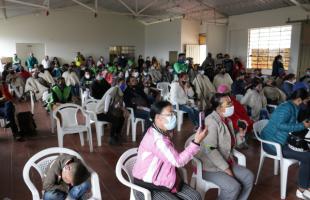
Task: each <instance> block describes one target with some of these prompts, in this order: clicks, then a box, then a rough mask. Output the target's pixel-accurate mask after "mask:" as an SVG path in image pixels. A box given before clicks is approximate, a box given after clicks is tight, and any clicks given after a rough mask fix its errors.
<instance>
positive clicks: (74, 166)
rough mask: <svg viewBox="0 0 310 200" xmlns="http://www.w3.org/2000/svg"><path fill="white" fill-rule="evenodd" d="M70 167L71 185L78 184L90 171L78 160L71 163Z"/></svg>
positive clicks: (83, 180) (84, 179) (86, 177)
mask: <svg viewBox="0 0 310 200" xmlns="http://www.w3.org/2000/svg"><path fill="white" fill-rule="evenodd" d="M70 167H71V175H72V182H73V185H80V184H81V183H83V182H85V181H86V180H87V179H88V178H89V176H90V173H89V171H88V170H87V168H86V167H85V166H84V164H83V163H82V162H81V161H80V160H78V161H75V162H73V163H71V164H70Z"/></svg>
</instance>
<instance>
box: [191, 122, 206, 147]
mask: <svg viewBox="0 0 310 200" xmlns="http://www.w3.org/2000/svg"><path fill="white" fill-rule="evenodd" d="M207 135H208V128H207V126H205V129H203V130H202V129H201V128H199V129H198V130H197V132H196V134H195V139H194V142H195V143H198V144H200V143H201V142H202V141H203V139H205V137H206V136H207Z"/></svg>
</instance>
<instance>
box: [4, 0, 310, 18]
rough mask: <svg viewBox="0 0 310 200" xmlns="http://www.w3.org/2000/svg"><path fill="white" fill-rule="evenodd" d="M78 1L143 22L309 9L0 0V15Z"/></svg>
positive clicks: (274, 1) (206, 0)
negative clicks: (272, 10)
mask: <svg viewBox="0 0 310 200" xmlns="http://www.w3.org/2000/svg"><path fill="white" fill-rule="evenodd" d="M96 1H97V6H96V3H95V2H96ZM26 4H27V5H26ZM78 4H79V9H83V10H84V11H87V10H88V11H89V12H94V13H95V12H97V13H98V15H100V13H111V14H116V15H128V16H132V17H134V18H136V19H137V20H139V21H141V22H142V23H144V24H151V23H156V22H159V21H163V20H171V19H175V18H184V19H191V20H199V21H201V22H214V21H216V22H220V21H221V20H223V19H224V20H225V19H226V18H227V17H228V16H232V15H239V14H244V13H250V12H257V11H263V10H270V9H276V8H283V7H288V6H299V7H300V8H301V9H304V10H306V11H307V12H309V11H310V0H0V19H6V18H12V17H16V16H21V15H25V14H30V13H37V12H46V10H49V12H53V10H60V9H63V8H65V7H69V6H76V5H78ZM96 8H97V9H96ZM309 13H310V12H309Z"/></svg>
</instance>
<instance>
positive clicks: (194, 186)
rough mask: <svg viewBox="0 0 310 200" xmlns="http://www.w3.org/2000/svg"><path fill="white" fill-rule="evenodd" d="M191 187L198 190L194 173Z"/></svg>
mask: <svg viewBox="0 0 310 200" xmlns="http://www.w3.org/2000/svg"><path fill="white" fill-rule="evenodd" d="M190 186H191V187H192V188H194V189H195V188H196V175H195V174H194V173H193V174H192V178H191V182H190Z"/></svg>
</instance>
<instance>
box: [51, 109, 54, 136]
mask: <svg viewBox="0 0 310 200" xmlns="http://www.w3.org/2000/svg"><path fill="white" fill-rule="evenodd" d="M50 115H51V116H50V117H51V129H52V130H51V131H52V133H55V120H54V118H53V112H52V111H51V113H50Z"/></svg>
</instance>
